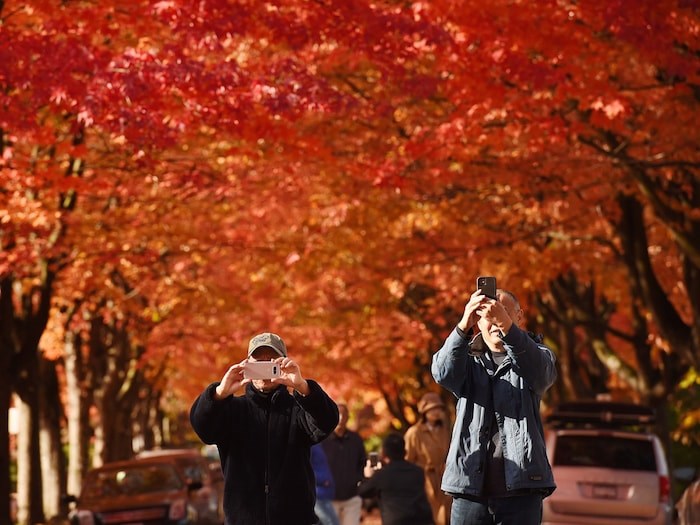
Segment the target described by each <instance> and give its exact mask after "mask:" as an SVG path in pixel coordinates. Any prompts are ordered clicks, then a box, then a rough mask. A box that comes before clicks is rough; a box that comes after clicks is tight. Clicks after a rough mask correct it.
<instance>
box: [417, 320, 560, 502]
mask: <svg viewBox="0 0 700 525" xmlns="http://www.w3.org/2000/svg"><path fill="white" fill-rule="evenodd" d="M503 342H504V343H505V344H504V346H505V349H506V353H507V356H506V358H505V360H504V361H503V362H502V363H501V364H500V366H498V367H497V369H495V370H494V369H491V368H490V367H487V366H486V362H485V360H490V356H489V354H488V353H486V354H484V355H482V356H478V355H471V354H470V352H469V350H470V346H469V345H470V342H469V340H468V338H467V335H466V334H464V332H462V331H461V330H460V329H459V328H456V329H455V330H453V331H452V333H451V334H450V335H449V336H448V337H447V339H446V340H445V342H444V344H443V345H442V348H440V350H438V351H437V352H436V353H435V355H433V362H432V367H431V372H432V374H433V378H434V379H435V381H437V383H438V384H440V385H441V386H443V387H444V388H446V389H448V390H449V391H451V392H452V393H453V394H454V395H455V396H456V397H457V399H458V401H457V417H456V421H455V424H454V427H453V429H452V442H451V443H450V451H449V453H448V455H447V465H446V468H445V473H444V475H443V477H442V490H444V491H445V492H448V493H450V494H455V495H467V496H479V495H481V491H482V488H483V484H484V475H485V468H484V466H485V463H486V461H487V459H488V458H486V446H487V441H488V439H489V432H488V426H489V424H490V422H491V421H492V415H491V414H492V413H491V410H495V413H496V421H497V422H498V427H499V430H500V433H501V440H502V441H501V442H502V446H503V456H504V461H505V480H506V489H507V490H508V491H522V490H541V491H542V492H543V493H544V494H550V493H551V492H552V491H553V490H554V489H555V488H556V485H555V483H554V478H553V476H552V469H551V467H550V465H549V460H548V459H547V452H546V448H545V441H544V431H543V429H542V420H541V419H540V412H539V408H540V399H541V397H542V394H543V393H544V392H545V391H546V390H547V389H548V388H549V387H550V386H551V385H552V384H553V383H554V380H555V379H556V377H557V372H556V368H555V357H554V354H553V353H552V351H551V350H550V349H549V348H547V347H546V346H544V345H542V344H538V343H537V342H535V341H534V340H533V339H532V338H531V337H530V336H529V335H528V334H527V332H525V331H523V330H521V329H520V328H518V327H517V326H516V325H513V326H512V327H511V329H510V330H509V331H508V334H507V335H505V336H504V337H503ZM489 364H491V363H489ZM493 368H495V367H493ZM492 400H493V401H492ZM492 406H493V409H491V407H492Z"/></svg>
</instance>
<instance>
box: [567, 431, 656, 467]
mask: <svg viewBox="0 0 700 525" xmlns="http://www.w3.org/2000/svg"><path fill="white" fill-rule="evenodd" d="M603 443H604V445H603ZM553 464H554V465H558V466H568V467H605V468H612V469H621V470H639V471H650V472H656V456H655V455H654V446H653V443H652V442H651V441H649V440H646V439H634V438H623V437H614V436H603V437H601V436H598V435H590V436H583V435H581V436H576V435H570V436H567V435H560V436H559V437H558V439H557V443H556V448H555V449H554V459H553Z"/></svg>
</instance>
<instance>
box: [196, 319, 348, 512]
mask: <svg viewBox="0 0 700 525" xmlns="http://www.w3.org/2000/svg"><path fill="white" fill-rule="evenodd" d="M261 361H268V362H272V363H274V364H276V366H275V367H274V368H275V369H276V372H277V373H278V376H277V377H268V378H261V379H252V378H251V377H250V376H251V375H253V373H252V371H253V368H252V366H251V365H250V363H258V364H259V362H261ZM241 387H245V392H244V394H243V395H241V396H235V395H234V393H236V392H237V391H238V390H239V388H241ZM288 389H293V392H290V391H289V390H288ZM190 422H191V424H192V428H193V429H194V430H195V432H196V433H197V435H198V436H199V438H200V439H201V440H202V441H203V442H204V443H207V444H215V445H216V446H217V448H218V450H219V456H220V458H221V468H222V470H223V473H224V514H225V520H226V521H225V522H226V525H260V524H263V523H264V524H266V525H291V524H294V525H316V524H317V523H318V519H317V517H316V515H315V513H314V502H315V498H316V487H315V482H314V474H313V469H312V467H311V459H310V456H311V446H312V445H314V444H315V443H319V442H320V441H322V440H323V439H325V438H326V437H327V436H328V435H329V434H330V433H331V432H332V431H333V429H334V427H335V426H336V424H337V423H338V407H337V406H336V404H335V402H334V401H333V400H332V399H331V398H330V397H329V396H328V395H327V394H326V393H325V392H324V391H323V389H322V388H321V386H320V385H319V384H318V383H317V382H315V381H313V380H311V379H306V378H304V376H303V375H302V373H301V369H300V367H299V365H298V364H297V363H296V362H295V361H293V360H292V359H290V358H289V357H288V355H287V347H286V345H285V344H284V341H283V340H282V339H281V338H280V337H279V336H278V335H276V334H273V333H270V332H265V333H262V334H259V335H256V336H255V337H253V338H252V339H251V340H250V343H249V345H248V356H247V358H246V359H244V360H243V361H241V362H239V363H236V364H234V365H232V366H231V367H229V369H228V370H227V371H226V373H225V374H224V376H223V378H222V379H221V381H218V382H215V383H212V384H211V385H209V386H208V387H207V388H206V389H205V390H204V392H203V393H202V394H200V395H199V396H198V397H197V399H196V400H195V402H194V404H193V405H192V408H191V410H190Z"/></svg>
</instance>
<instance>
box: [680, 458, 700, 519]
mask: <svg viewBox="0 0 700 525" xmlns="http://www.w3.org/2000/svg"><path fill="white" fill-rule="evenodd" d="M676 511H677V512H678V525H698V524H700V471H698V472H696V473H695V477H694V479H693V482H692V483H691V484H690V485H688V486H687V487H686V489H685V490H684V491H683V494H682V495H681V497H680V499H679V500H678V503H676Z"/></svg>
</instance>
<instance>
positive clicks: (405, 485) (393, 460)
mask: <svg viewBox="0 0 700 525" xmlns="http://www.w3.org/2000/svg"><path fill="white" fill-rule="evenodd" d="M405 454H406V449H405V442H404V438H403V437H402V436H401V435H400V434H396V433H391V434H389V435H387V436H386V437H385V438H384V440H383V441H382V453H381V461H382V462H381V464H380V465H379V466H378V467H376V468H374V467H372V466H371V464H370V462H369V461H368V462H367V464H366V466H365V468H364V475H365V479H364V480H363V481H362V482H361V483H360V485H359V487H358V492H359V494H360V496H362V497H376V498H377V499H378V502H379V513H380V515H381V518H382V525H433V511H432V509H431V508H430V503H429V502H428V497H427V496H426V494H425V475H424V474H423V469H422V468H421V467H419V466H418V465H416V464H414V463H411V462H409V461H406V459H405Z"/></svg>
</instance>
